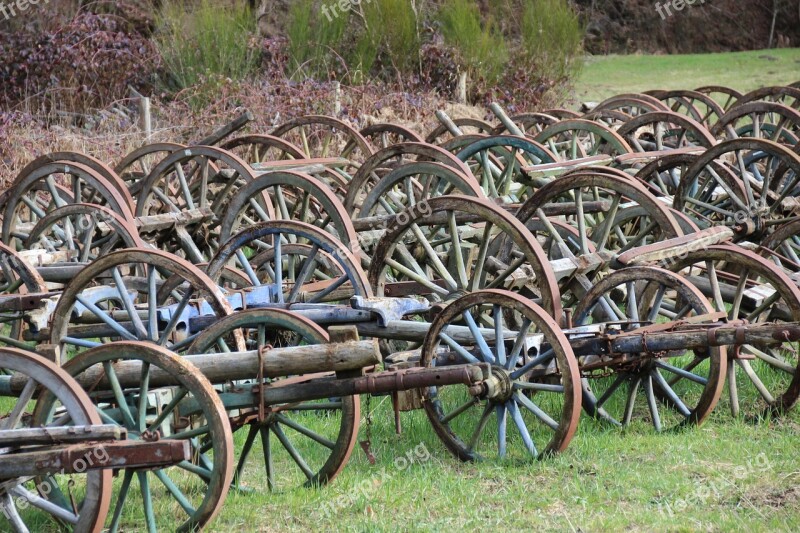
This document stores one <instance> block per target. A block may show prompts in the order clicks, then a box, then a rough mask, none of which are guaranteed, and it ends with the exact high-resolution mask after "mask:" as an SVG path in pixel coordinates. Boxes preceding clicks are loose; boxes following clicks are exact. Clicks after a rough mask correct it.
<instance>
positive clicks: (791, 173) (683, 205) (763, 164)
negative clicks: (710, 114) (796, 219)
mask: <svg viewBox="0 0 800 533" xmlns="http://www.w3.org/2000/svg"><path fill="white" fill-rule="evenodd" d="M717 161H728V162H730V167H729V168H730V169H731V170H734V171H735V172H736V173H737V178H738V181H739V182H740V183H741V187H737V188H733V187H731V186H730V185H729V184H728V183H727V181H728V180H727V179H726V178H725V176H724V174H723V175H721V174H720V173H719V172H717V165H715V162H717ZM798 181H800V156H798V155H797V154H795V153H793V152H792V151H791V150H789V149H788V148H786V147H785V146H783V145H780V144H777V143H774V142H772V141H767V140H764V139H732V140H729V141H723V142H721V143H719V144H718V145H716V146H714V147H713V148H711V149H709V150H707V151H706V152H705V153H703V154H702V155H701V156H699V157H698V158H697V160H696V161H695V162H694V163H693V164H692V165H691V166H690V167H689V168H688V169H687V171H686V174H685V175H684V176H683V177H682V178H681V182H680V184H679V186H678V188H677V190H676V192H675V197H674V200H673V207H675V209H678V210H680V211H683V212H685V213H687V214H689V215H691V216H693V217H694V218H695V219H696V220H697V221H698V223H699V224H701V225H703V226H706V227H707V226H709V225H716V224H725V225H728V226H731V227H735V228H737V231H739V232H740V233H741V234H742V235H743V236H747V235H750V234H755V235H756V236H757V235H759V234H761V233H763V232H764V231H765V230H766V229H768V228H769V227H770V226H773V225H776V224H778V223H780V222H781V221H782V219H783V212H784V211H785V210H786V209H787V207H786V205H785V203H786V202H785V201H786V200H787V198H788V199H791V196H792V195H793V194H794V192H793V191H794V189H795V187H796V186H797V184H798ZM742 189H743V190H744V195H742V194H741V191H742Z"/></svg>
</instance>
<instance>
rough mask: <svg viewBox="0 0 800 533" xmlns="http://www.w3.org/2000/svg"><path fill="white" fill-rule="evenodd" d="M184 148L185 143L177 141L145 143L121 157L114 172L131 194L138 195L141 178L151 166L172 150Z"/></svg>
mask: <svg viewBox="0 0 800 533" xmlns="http://www.w3.org/2000/svg"><path fill="white" fill-rule="evenodd" d="M184 148H186V146H185V145H183V144H178V143H152V144H146V145H144V146H142V147H141V148H137V149H136V150H134V151H133V152H131V153H129V154H128V155H126V156H125V157H123V158H122V160H121V161H120V162H119V163H117V165H116V166H115V167H114V172H116V173H117V175H119V177H120V178H121V179H122V181H124V182H125V184H126V185H127V186H128V190H129V191H130V192H131V195H132V196H133V197H138V196H139V190H140V187H141V182H142V180H144V179H145V178H146V177H147V176H149V175H150V172H151V171H152V170H153V168H155V166H156V165H158V164H159V163H160V162H161V161H162V160H163V159H164V158H165V157H167V156H168V155H170V154H171V153H172V152H174V151H176V150H182V149H184ZM132 210H133V209H132Z"/></svg>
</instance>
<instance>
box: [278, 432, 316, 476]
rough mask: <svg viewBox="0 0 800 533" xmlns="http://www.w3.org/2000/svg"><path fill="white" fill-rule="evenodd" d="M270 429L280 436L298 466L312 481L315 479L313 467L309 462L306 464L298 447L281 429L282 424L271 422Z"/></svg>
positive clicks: (279, 438)
mask: <svg viewBox="0 0 800 533" xmlns="http://www.w3.org/2000/svg"><path fill="white" fill-rule="evenodd" d="M270 429H271V430H272V432H273V433H275V436H276V437H278V440H279V441H281V444H282V445H283V447H284V448H285V449H286V451H287V452H289V455H290V456H291V457H292V459H293V460H294V462H295V463H296V464H297V466H298V467H300V470H302V471H303V473H304V474H305V475H306V477H307V478H308V480H309V481H311V480H312V479H314V472H312V471H311V469H310V468H309V467H308V464H306V462H305V460H304V459H303V457H302V456H301V455H300V452H298V451H297V449H296V448H295V447H294V446H293V445H292V443H291V442H290V441H289V439H288V438H287V437H286V435H285V434H284V433H283V430H282V429H281V427H280V425H278V424H271V425H270Z"/></svg>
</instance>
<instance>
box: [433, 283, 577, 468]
mask: <svg viewBox="0 0 800 533" xmlns="http://www.w3.org/2000/svg"><path fill="white" fill-rule="evenodd" d="M511 324H519V326H511ZM498 339H500V340H499V341H498ZM534 339H535V340H534ZM451 359H452V360H456V361H457V362H458V363H479V362H480V363H488V364H489V365H491V372H492V376H493V378H496V379H497V382H498V386H497V387H496V388H494V387H493V388H492V389H491V390H489V389H486V388H484V389H483V390H481V391H467V390H466V388H465V387H457V386H451V387H428V388H426V389H424V390H423V398H424V401H423V406H424V407H425V412H426V413H427V415H428V419H429V420H430V422H431V424H432V426H433V429H434V431H435V432H436V434H437V435H438V436H439V438H440V439H441V440H442V442H443V443H444V444H445V446H446V447H447V449H448V450H449V451H450V452H451V453H452V454H453V455H455V456H456V457H458V458H459V459H461V460H462V461H474V460H477V459H481V458H484V457H486V456H489V455H490V454H497V456H499V457H500V458H501V459H509V460H513V461H524V460H530V459H537V458H542V457H547V456H549V455H551V454H553V453H557V452H561V451H563V450H564V449H566V447H567V446H568V445H569V442H570V440H571V439H572V436H573V435H574V434H575V430H576V429H577V426H578V419H579V417H580V381H579V371H578V365H577V363H576V361H575V356H574V355H573V352H572V348H571V346H570V344H569V341H568V340H567V338H566V336H565V335H564V334H563V333H562V332H561V329H560V328H559V325H558V324H557V323H556V321H555V320H553V318H551V317H550V316H549V315H548V313H547V312H546V311H545V310H544V309H542V308H541V307H539V306H538V305H536V304H534V303H533V302H531V301H530V300H527V299H525V298H523V297H522V296H520V295H518V294H514V293H510V292H507V291H499V290H485V291H478V292H475V293H472V294H469V295H466V296H463V297H461V298H459V299H458V300H456V301H454V302H453V303H451V304H450V305H448V306H447V307H446V308H445V309H444V310H443V311H442V312H441V313H440V314H439V315H438V316H437V317H436V318H435V319H434V321H433V323H432V324H431V327H430V329H429V330H428V334H427V335H426V337H425V341H424V343H423V345H422V359H421V366H423V367H437V366H445V365H447V364H452V363H448V361H449V360H451Z"/></svg>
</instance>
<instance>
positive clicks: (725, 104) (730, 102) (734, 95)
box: [695, 85, 742, 111]
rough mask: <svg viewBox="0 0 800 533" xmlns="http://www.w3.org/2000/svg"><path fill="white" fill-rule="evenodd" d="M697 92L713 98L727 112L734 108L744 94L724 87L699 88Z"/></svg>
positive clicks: (709, 86)
mask: <svg viewBox="0 0 800 533" xmlns="http://www.w3.org/2000/svg"><path fill="white" fill-rule="evenodd" d="M695 91H697V92H699V93H701V94H705V95H706V96H709V97H711V98H712V99H713V100H714V101H715V102H716V103H717V104H719V106H720V107H721V108H722V110H723V111H727V110H728V109H730V108H731V107H733V106H734V105H735V104H736V102H737V100H739V98H741V97H742V93H740V92H739V91H737V90H736V89H731V88H730V87H722V86H717V85H708V86H705V87H698V88H697V89H695Z"/></svg>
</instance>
